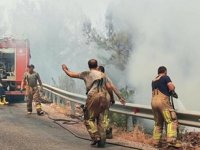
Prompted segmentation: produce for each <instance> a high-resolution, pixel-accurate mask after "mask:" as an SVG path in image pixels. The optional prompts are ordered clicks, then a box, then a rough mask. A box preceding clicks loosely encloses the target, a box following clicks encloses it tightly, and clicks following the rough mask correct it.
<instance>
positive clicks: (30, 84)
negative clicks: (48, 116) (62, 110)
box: [21, 64, 44, 115]
mask: <svg viewBox="0 0 200 150" xmlns="http://www.w3.org/2000/svg"><path fill="white" fill-rule="evenodd" d="M34 68H35V67H34V65H32V64H31V65H29V66H28V71H27V72H25V73H24V77H23V80H22V83H21V91H22V90H23V87H24V85H25V88H26V92H25V99H26V102H27V113H28V114H31V113H32V101H34V102H35V107H36V111H37V114H38V115H43V114H44V112H43V111H42V105H41V102H40V100H41V98H40V93H39V88H38V83H39V85H40V90H42V81H41V79H40V76H39V73H37V72H35V71H34Z"/></svg>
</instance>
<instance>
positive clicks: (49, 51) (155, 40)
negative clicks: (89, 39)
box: [0, 0, 200, 110]
mask: <svg viewBox="0 0 200 150" xmlns="http://www.w3.org/2000/svg"><path fill="white" fill-rule="evenodd" d="M199 4H200V2H199V1H198V0H193V1H188V0H151V1H149V0H115V1H114V0H113V1H112V0H109V1H108V0H99V1H93V0H84V1H82V0H58V1H55V0H52V1H49V0H1V1H0V15H1V22H0V35H5V36H7V35H13V36H15V37H17V36H19V37H25V38H28V39H29V40H30V44H31V53H32V59H31V62H32V63H34V64H35V65H36V68H37V70H38V71H39V72H40V73H41V76H42V78H43V80H44V81H45V82H50V80H51V78H52V77H53V78H55V79H56V78H57V77H58V76H59V75H60V74H61V73H62V71H61V68H60V65H61V64H62V63H66V64H69V67H70V68H71V69H72V70H74V71H81V70H84V69H87V60H88V59H90V58H97V59H98V58H99V56H105V57H107V58H109V55H111V52H108V51H105V50H103V49H99V47H97V45H96V44H95V43H90V44H86V39H85V37H84V35H83V32H82V27H83V23H84V22H85V21H86V20H88V21H89V22H90V23H91V27H92V28H94V29H95V30H96V31H97V32H98V34H99V35H101V36H106V29H105V17H106V15H107V13H110V14H111V15H112V19H113V26H114V29H115V30H116V31H125V32H128V33H129V34H131V35H132V43H133V53H132V54H131V55H130V60H129V63H128V67H127V68H126V70H125V71H123V72H121V71H119V70H118V69H116V68H114V67H113V66H109V67H108V70H107V72H108V73H109V74H110V75H112V76H113V77H114V76H117V77H115V80H116V79H117V80H116V81H118V83H120V82H126V84H130V85H132V86H134V87H135V89H136V94H135V101H136V102H137V103H142V104H147V105H149V104H150V98H151V80H152V79H153V78H154V77H155V76H156V73H157V68H158V67H159V66H160V65H165V66H166V67H167V68H168V74H169V75H170V77H171V79H172V81H173V82H174V84H175V85H176V91H177V93H178V94H179V97H180V101H181V102H180V101H179V102H178V103H179V104H178V103H177V104H176V105H178V106H179V107H178V108H179V109H181V108H183V107H186V108H187V109H196V110H199V108H200V103H199V102H198V101H199V100H198V98H199V97H200V92H198V89H199V88H198V86H199V85H200V79H199V76H200V69H199V67H198V65H199V56H200V51H199V49H200V45H199V41H200V29H199V27H200V19H199V17H200V7H199ZM100 62H101V60H100ZM109 69H110V70H111V71H110V70H109ZM109 71H110V72H109ZM120 84H121V83H120ZM180 104H181V105H182V104H183V106H180Z"/></svg>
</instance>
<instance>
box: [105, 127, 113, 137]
mask: <svg viewBox="0 0 200 150" xmlns="http://www.w3.org/2000/svg"><path fill="white" fill-rule="evenodd" d="M106 138H107V139H112V138H113V135H112V128H108V129H107V130H106Z"/></svg>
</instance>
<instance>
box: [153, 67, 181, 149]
mask: <svg viewBox="0 0 200 150" xmlns="http://www.w3.org/2000/svg"><path fill="white" fill-rule="evenodd" d="M174 89H175V86H174V84H173V83H172V81H171V79H170V77H169V76H168V75H167V68H166V67H164V66H160V67H159V68H158V76H157V77H156V78H155V79H154V80H153V81H152V101H151V106H152V110H153V114H154V121H155V124H154V129H153V139H154V142H153V144H154V146H155V147H161V146H162V145H161V136H162V130H163V125H164V123H165V125H166V128H167V144H168V146H172V147H181V143H180V142H178V141H177V134H178V133H177V129H178V120H177V116H176V112H175V110H174V109H173V107H172V105H171V103H170V92H171V91H173V90H174Z"/></svg>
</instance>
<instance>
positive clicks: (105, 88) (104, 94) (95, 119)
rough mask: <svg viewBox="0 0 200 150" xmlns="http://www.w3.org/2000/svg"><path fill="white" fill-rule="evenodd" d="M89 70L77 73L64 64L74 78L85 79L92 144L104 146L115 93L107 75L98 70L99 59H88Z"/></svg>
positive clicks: (87, 117) (86, 110) (65, 70)
mask: <svg viewBox="0 0 200 150" xmlns="http://www.w3.org/2000/svg"><path fill="white" fill-rule="evenodd" d="M88 66H89V69H90V70H89V71H84V72H81V73H75V72H72V71H70V70H69V69H68V68H67V66H66V65H62V69H63V71H64V72H65V73H66V74H67V75H68V76H70V77H72V78H79V79H82V80H84V82H85V85H86V94H87V100H86V104H85V107H84V124H85V126H86V128H87V131H88V133H89V134H90V137H91V139H92V143H91V145H93V146H94V145H96V144H97V145H98V147H104V146H105V142H106V129H107V126H108V124H109V122H108V120H107V115H108V108H109V106H110V101H112V100H113V93H112V90H111V87H110V83H109V82H108V79H107V77H106V75H105V74H104V73H102V72H100V71H98V70H97V66H98V64H97V60H95V59H91V60H89V61H88Z"/></svg>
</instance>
